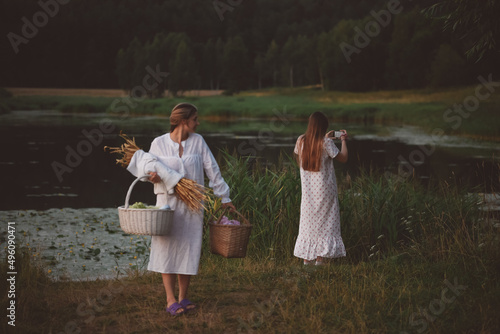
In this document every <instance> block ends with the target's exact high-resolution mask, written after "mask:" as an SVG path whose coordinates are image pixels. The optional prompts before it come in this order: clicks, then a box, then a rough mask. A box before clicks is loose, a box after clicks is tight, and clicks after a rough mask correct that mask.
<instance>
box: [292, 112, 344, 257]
mask: <svg viewBox="0 0 500 334" xmlns="http://www.w3.org/2000/svg"><path fill="white" fill-rule="evenodd" d="M327 129H328V119H327V118H326V116H325V115H324V114H323V113H321V112H315V113H313V114H312V115H311V116H310V117H309V124H308V126H307V131H306V133H305V134H303V135H301V136H300V137H299V138H298V139H297V143H296V145H295V150H294V152H295V154H297V155H298V162H299V166H300V180H301V185H302V199H301V205H300V225H299V235H298V237H297V241H296V243H295V249H294V253H293V254H294V255H295V256H296V257H299V258H301V259H304V264H311V263H312V261H314V260H315V261H316V265H320V264H322V263H323V258H335V257H342V256H345V247H344V243H343V241H342V237H341V234H340V210H339V202H338V193H337V180H336V177H335V169H334V167H333V160H336V161H339V162H342V163H345V162H347V157H348V154H347V144H346V139H347V132H346V131H345V130H341V131H342V132H343V133H344V134H343V135H342V136H341V137H340V139H341V141H342V148H341V150H340V151H339V149H338V148H337V147H336V146H335V144H334V142H333V139H332V133H333V131H330V132H328V133H327V132H326V131H327Z"/></svg>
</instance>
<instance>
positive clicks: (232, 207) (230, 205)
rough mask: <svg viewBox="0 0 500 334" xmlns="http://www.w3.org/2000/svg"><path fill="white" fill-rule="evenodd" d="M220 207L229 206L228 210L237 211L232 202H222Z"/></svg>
mask: <svg viewBox="0 0 500 334" xmlns="http://www.w3.org/2000/svg"><path fill="white" fill-rule="evenodd" d="M222 208H223V209H225V208H229V212H234V211H237V210H236V208H235V206H234V205H233V203H232V202H228V203H222Z"/></svg>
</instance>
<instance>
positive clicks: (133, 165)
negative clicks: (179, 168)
mask: <svg viewBox="0 0 500 334" xmlns="http://www.w3.org/2000/svg"><path fill="white" fill-rule="evenodd" d="M127 170H128V171H129V172H130V173H131V174H132V175H134V176H135V177H143V176H149V173H150V172H156V173H157V174H158V175H159V176H160V178H161V180H162V182H163V185H164V187H165V189H166V191H167V193H169V194H173V193H174V187H175V185H176V184H177V183H178V182H179V180H180V179H182V177H183V175H182V174H180V173H178V172H176V171H175V170H172V169H170V168H168V167H167V166H165V165H164V164H162V163H161V162H160V161H158V158H157V157H156V156H155V155H153V154H151V153H147V152H144V151H143V150H138V151H136V152H135V153H134V155H133V156H132V159H130V163H129V165H128V166H127Z"/></svg>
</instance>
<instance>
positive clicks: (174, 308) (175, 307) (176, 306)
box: [166, 303, 186, 317]
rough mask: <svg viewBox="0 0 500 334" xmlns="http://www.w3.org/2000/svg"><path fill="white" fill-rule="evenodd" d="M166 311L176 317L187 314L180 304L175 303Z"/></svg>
mask: <svg viewBox="0 0 500 334" xmlns="http://www.w3.org/2000/svg"><path fill="white" fill-rule="evenodd" d="M179 310H181V311H179ZM166 311H167V312H168V313H170V315H171V316H174V317H176V316H178V315H181V314H184V313H186V309H185V308H184V307H182V305H181V304H179V303H173V304H172V305H170V307H167V309H166Z"/></svg>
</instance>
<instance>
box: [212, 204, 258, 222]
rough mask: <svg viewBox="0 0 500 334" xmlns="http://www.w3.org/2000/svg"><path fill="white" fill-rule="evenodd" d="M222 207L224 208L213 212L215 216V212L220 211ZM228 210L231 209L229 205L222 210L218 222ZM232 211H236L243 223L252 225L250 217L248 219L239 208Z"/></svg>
mask: <svg viewBox="0 0 500 334" xmlns="http://www.w3.org/2000/svg"><path fill="white" fill-rule="evenodd" d="M220 209H222V207H220V208H218V209H217V211H215V212H214V214H213V216H214V218H215V214H216V213H217V212H219V210H220ZM228 210H229V207H227V208H224V209H223V210H222V213H221V215H220V217H219V219H217V224H220V221H221V220H222V217H223V216H224V214H226V213H227V211H228ZM231 212H233V213H236V214H237V215H238V216H239V217H240V218H241V219H242V220H243V223H244V224H245V225H250V222H249V221H248V219H246V218H245V217H244V216H243V215H242V214H241V213H240V212H239V211H238V210H234V211H231Z"/></svg>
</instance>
